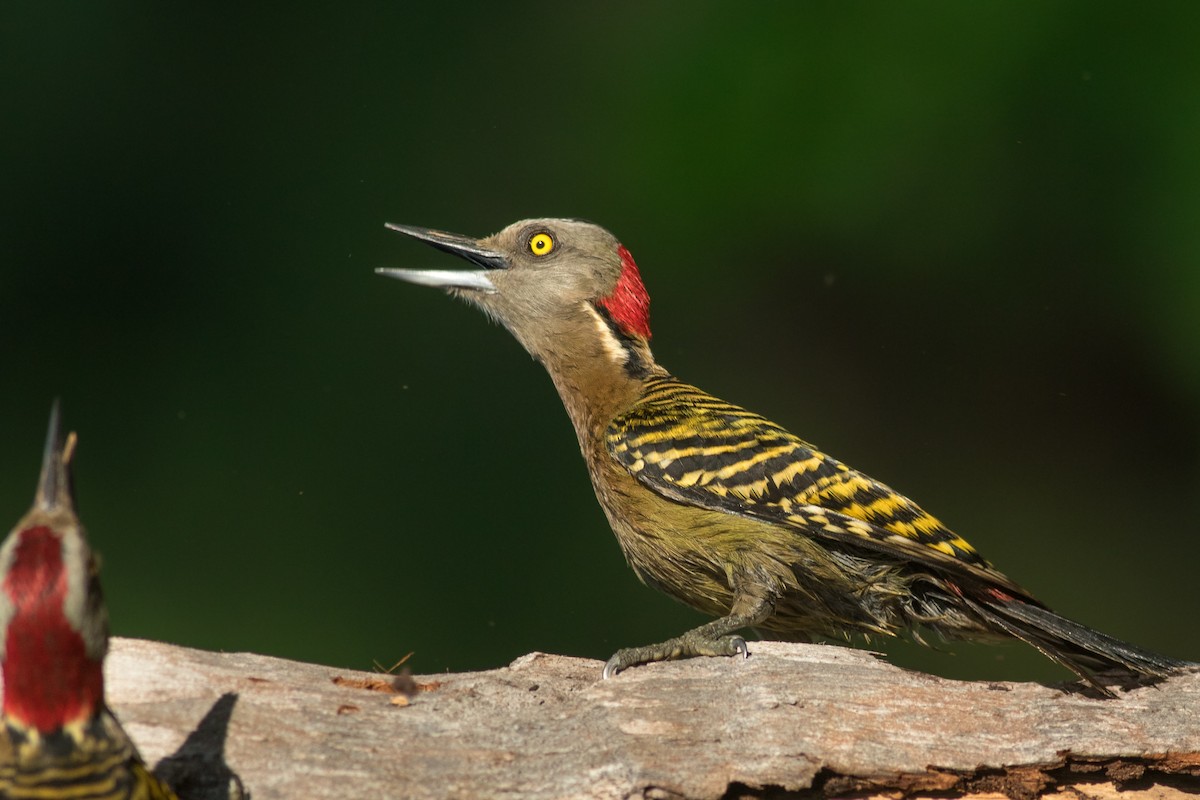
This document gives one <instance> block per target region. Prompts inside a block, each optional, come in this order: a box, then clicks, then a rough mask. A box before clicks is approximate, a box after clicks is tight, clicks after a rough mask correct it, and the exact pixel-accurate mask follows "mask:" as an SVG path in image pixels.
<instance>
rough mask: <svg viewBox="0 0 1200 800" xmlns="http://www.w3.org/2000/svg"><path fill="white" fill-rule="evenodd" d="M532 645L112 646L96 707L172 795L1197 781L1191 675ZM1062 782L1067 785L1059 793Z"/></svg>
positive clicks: (781, 790)
mask: <svg viewBox="0 0 1200 800" xmlns="http://www.w3.org/2000/svg"><path fill="white" fill-rule="evenodd" d="M600 669H601V664H600V662H597V661H590V660H585V659H578V658H567V657H564V656H554V655H545V654H542V653H532V654H530V655H527V656H524V657H522V658H519V659H517V661H515V662H513V663H512V664H511V665H509V666H508V667H504V668H501V669H496V670H491V671H488V672H474V673H462V674H446V675H437V676H424V677H422V676H418V677H416V678H415V679H414V678H408V679H401V680H400V681H399V684H401V685H400V690H399V691H397V689H396V686H395V684H396V683H397V681H396V680H395V679H394V678H392V677H390V676H381V675H372V674H369V673H355V672H352V671H349V670H344V669H336V668H331V667H322V666H316V665H312V664H301V663H296V662H291V661H284V660H280V659H276V658H268V657H265V656H259V655H250V654H243V653H209V652H203V651H198V650H191V649H187V648H183V647H175V646H172V645H165V644H158V643H154V642H147V641H139V640H130V639H118V640H115V641H114V643H113V649H112V653H111V655H110V657H109V661H108V665H107V673H108V690H109V698H110V702H111V704H112V706H113V708H114V710H115V711H116V712H117V714H118V716H120V718H121V719H122V720H123V722H124V724H125V727H126V729H127V730H128V731H129V733H130V735H131V736H133V738H134V740H135V741H137V743H138V745H139V746H140V748H141V750H142V754H143V755H144V756H145V757H146V759H147V761H148V762H149V763H150V764H152V765H154V764H156V765H157V767H156V769H157V771H158V772H159V774H160V775H163V776H164V777H166V778H168V779H169V780H173V781H176V782H177V783H179V785H180V788H181V791H182V793H183V794H184V795H186V796H187V797H190V798H192V800H207V799H208V798H222V799H223V800H224V799H225V798H229V797H230V794H231V792H230V787H231V786H232V785H233V782H231V778H232V777H233V776H234V775H236V776H237V777H238V778H240V781H241V783H242V785H244V787H245V789H246V790H247V792H249V793H250V795H251V796H252V797H253V798H254V799H255V800H273V798H288V799H289V800H291V799H293V798H317V799H320V798H351V797H372V798H393V797H394V798H443V797H452V798H488V797H521V798H639V797H645V798H676V797H678V798H757V797H772V798H776V797H827V796H837V795H848V794H853V795H856V796H860V797H861V796H872V795H880V796H885V795H886V796H888V797H900V796H925V795H929V794H931V793H937V794H938V795H940V796H958V795H967V796H971V797H989V798H1000V797H1010V798H1032V797H1036V796H1038V795H1040V794H1043V793H1050V792H1055V791H1064V792H1067V793H1066V794H1064V797H1067V796H1069V797H1097V798H1104V797H1116V796H1117V795H1118V793H1120V796H1121V797H1123V798H1175V797H1179V798H1182V797H1187V796H1191V795H1192V793H1200V674H1186V675H1181V676H1178V677H1176V678H1173V679H1171V680H1170V681H1167V682H1165V683H1161V684H1159V685H1157V686H1152V687H1142V688H1138V689H1134V690H1132V691H1129V692H1125V693H1122V695H1121V696H1120V697H1119V698H1118V699H1116V700H1101V699H1094V698H1091V697H1088V696H1087V695H1085V694H1081V693H1079V692H1064V691H1062V690H1060V689H1055V688H1050V687H1045V686H1041V685H1038V684H1019V683H967V682H960V681H952V680H945V679H941V678H937V677H933V676H930V675H924V674H920V673H914V672H908V671H905V670H901V669H899V668H896V667H893V666H891V665H889V664H887V663H886V662H884V661H881V660H879V659H878V658H876V657H874V656H873V655H872V654H870V653H867V652H865V651H861V650H853V649H847V648H842V647H833V646H822V645H800V644H782V643H773V642H756V643H755V644H754V646H753V655H752V656H751V657H750V658H749V659H745V660H743V659H693V660H690V661H683V662H676V663H665V664H654V665H650V666H646V667H640V668H636V669H632V670H629V671H628V672H624V673H622V674H620V675H619V676H617V677H616V678H614V679H612V680H608V681H601V680H599V676H600ZM1068 787H1070V788H1069V789H1068Z"/></svg>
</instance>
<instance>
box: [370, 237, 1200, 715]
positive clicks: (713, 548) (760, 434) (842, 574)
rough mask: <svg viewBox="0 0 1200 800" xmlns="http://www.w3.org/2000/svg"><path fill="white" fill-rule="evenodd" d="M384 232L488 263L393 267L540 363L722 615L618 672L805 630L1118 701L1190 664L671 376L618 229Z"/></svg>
mask: <svg viewBox="0 0 1200 800" xmlns="http://www.w3.org/2000/svg"><path fill="white" fill-rule="evenodd" d="M388 227H389V228H391V229H392V230H395V231H397V232H399V233H402V234H405V235H407V236H411V237H413V238H415V239H419V240H421V241H423V242H425V243H427V244H429V245H432V246H433V247H435V248H437V249H438V250H442V251H445V252H447V253H452V254H454V255H456V256H459V257H461V258H464V259H466V260H467V261H469V262H471V263H472V264H473V265H474V266H475V267H477V269H475V270H455V271H450V270H412V269H380V270H378V271H379V272H380V273H381V274H384V275H387V276H389V277H393V278H399V279H401V280H406V281H409V282H412V283H419V284H424V285H428V286H435V287H440V288H442V289H446V290H448V291H449V292H450V293H451V294H452V295H455V296H457V297H460V298H462V299H464V300H467V301H468V302H470V303H472V304H474V305H476V306H478V307H479V308H481V309H482V310H483V311H484V312H486V313H487V314H488V315H489V316H491V317H492V318H494V319H495V320H497V321H499V322H500V323H501V324H502V325H504V327H506V328H507V329H508V330H509V331H510V332H511V333H512V334H513V335H514V336H515V337H516V338H517V340H518V341H520V343H521V344H522V345H523V346H524V347H525V349H526V350H527V351H529V353H530V354H531V355H532V356H533V357H534V358H535V359H537V360H538V361H539V362H541V363H542V364H543V365H544V366H545V368H546V370H547V371H548V372H549V373H550V378H551V379H552V380H553V382H554V385H555V387H556V388H557V389H558V393H559V396H560V397H561V398H562V402H563V405H564V406H565V407H566V410H567V414H568V415H569V416H570V418H571V422H572V424H573V425H574V427H575V432H576V434H577V436H578V438H579V447H580V450H581V451H582V453H583V457H584V460H585V461H586V462H587V467H588V472H589V473H590V474H591V478H592V485H593V486H594V488H595V490H596V497H597V498H598V499H599V501H600V505H601V506H602V507H603V509H604V513H605V514H606V515H607V517H608V521H609V523H610V524H611V526H612V529H613V532H614V533H615V534H616V537H617V541H618V542H619V543H620V545H621V549H622V550H623V551H624V553H625V557H626V559H627V560H628V562H629V564H630V566H631V567H633V570H634V572H636V573H637V575H638V577H639V578H640V579H641V580H642V581H644V582H645V583H646V584H648V585H650V586H653V587H655V588H657V589H660V590H662V591H663V592H666V593H667V594H668V595H671V596H672V597H675V598H676V599H678V600H681V601H683V602H684V603H686V604H687V605H689V606H692V607H693V608H695V609H697V610H699V611H701V612H703V613H705V614H708V615H711V616H714V617H717V619H716V620H714V621H712V622H709V623H707V624H705V625H701V626H700V627H698V628H695V629H693V630H690V631H688V632H686V633H684V634H683V635H681V636H678V637H676V638H673V639H669V640H667V641H666V642H662V643H660V644H654V645H648V646H645V647H633V648H627V649H623V650H619V651H618V652H617V653H616V654H615V655H613V657H612V658H611V659H609V661H608V663H607V664H606V665H605V668H604V676H605V677H608V676H611V675H613V674H615V673H616V672H618V671H620V670H622V669H625V668H626V667H630V666H634V665H636V664H643V663H647V662H652V661H661V660H666V659H673V658H682V657H688V656H729V655H735V654H739V653H740V654H743V655H745V654H747V652H748V650H747V647H746V642H745V640H744V639H743V638H742V637H741V636H740V635H738V631H740V630H742V629H745V628H756V629H759V630H762V631H764V632H767V633H768V634H771V633H773V634H775V635H777V636H780V637H782V638H786V639H790V640H806V639H808V637H810V636H820V637H844V636H847V635H849V634H852V633H863V634H884V635H894V634H897V633H901V632H909V633H910V634H911V635H912V636H913V638H915V639H917V640H918V641H920V631H921V629H925V630H931V631H933V632H935V633H937V634H940V635H942V636H944V637H948V638H967V639H987V638H1005V637H1011V638H1016V639H1020V640H1022V641H1024V642H1026V643H1028V644H1030V645H1032V646H1033V647H1035V648H1037V649H1038V650H1039V651H1041V652H1042V653H1043V654H1045V655H1046V656H1047V657H1049V658H1051V659H1053V660H1054V661H1056V662H1058V663H1059V664H1061V665H1063V666H1064V667H1066V668H1068V669H1070V670H1071V671H1072V672H1074V673H1075V674H1077V675H1079V676H1080V677H1081V678H1084V679H1085V680H1087V681H1089V682H1091V683H1092V684H1093V685H1094V686H1095V687H1096V688H1097V689H1098V690H1099V691H1100V692H1101V693H1103V694H1106V695H1107V694H1111V692H1109V690H1108V689H1106V688H1105V687H1104V682H1105V681H1111V680H1113V679H1124V678H1128V677H1131V676H1151V677H1163V676H1166V675H1169V674H1171V673H1172V672H1176V671H1178V670H1180V669H1182V668H1184V667H1186V666H1188V664H1187V662H1183V661H1178V660H1175V659H1172V658H1168V657H1166V656H1161V655H1158V654H1156V653H1152V652H1149V651H1146V650H1143V649H1141V648H1138V647H1135V646H1134V645H1131V644H1128V643H1126V642H1122V641H1120V640H1118V639H1115V638H1113V637H1111V636H1107V635H1105V634H1103V633H1100V632H1098V631H1094V630H1092V629H1091V628H1088V627H1086V626H1084V625H1081V624H1079V623H1076V622H1072V621H1071V620H1068V619H1065V618H1064V617H1061V616H1059V615H1058V614H1055V613H1054V612H1052V611H1050V610H1049V609H1048V608H1047V607H1046V606H1045V605H1043V604H1042V603H1040V602H1038V601H1037V600H1036V599H1034V598H1033V597H1032V596H1031V595H1030V594H1029V593H1028V592H1027V591H1025V590H1024V589H1022V588H1021V587H1020V586H1018V585H1017V584H1016V583H1014V582H1013V581H1011V580H1010V579H1009V578H1008V577H1006V576H1005V575H1003V574H1002V573H1001V572H999V571H998V570H996V569H995V568H994V567H993V566H992V565H991V564H990V563H988V562H987V561H986V560H984V558H983V557H982V556H981V555H979V553H978V552H976V550H975V549H974V548H973V547H972V546H971V545H970V544H968V543H967V542H966V541H965V540H964V539H962V538H961V537H960V536H958V535H957V534H955V533H954V532H952V531H950V530H949V529H948V528H946V527H945V526H944V525H943V524H942V523H941V522H939V521H938V520H937V519H935V518H934V517H932V516H931V515H929V514H928V513H926V512H925V511H924V510H923V509H921V508H920V507H919V506H918V505H917V504H916V503H914V502H912V501H911V500H909V499H908V498H906V497H904V496H903V495H900V494H899V493H897V492H895V491H893V490H892V489H890V488H888V487H887V486H885V485H884V484H882V483H879V482H878V481H876V480H874V479H872V478H870V477H868V476H866V475H864V474H862V473H861V472H858V471H856V470H853V469H851V468H850V467H848V466H846V465H845V464H842V463H841V462H839V461H837V460H835V459H833V458H831V457H830V456H828V455H826V454H824V453H822V452H820V451H819V450H818V449H817V448H815V447H814V446H812V445H811V444H808V443H806V442H804V441H802V440H801V439H799V438H797V437H795V436H793V435H792V434H791V433H788V432H787V431H786V430H784V429H783V428H781V427H780V426H778V425H776V424H775V423H773V422H771V421H769V420H767V419H764V418H763V417H761V416H758V415H757V414H753V413H751V412H749V411H746V410H745V409H743V408H739V407H738V406H735V405H731V404H729V403H726V402H724V401H722V400H718V399H717V398H715V397H713V396H711V395H709V394H706V393H704V392H702V391H701V390H699V389H697V388H695V387H694V386H690V385H688V384H687V383H684V382H682V381H680V380H678V379H677V378H675V377H673V376H672V375H671V374H670V373H668V372H667V371H666V370H665V369H663V368H662V367H661V366H659V365H658V364H657V363H656V362H655V360H654V356H653V355H652V354H651V352H650V345H649V341H650V314H649V310H650V298H649V295H648V294H647V293H646V289H645V286H644V285H643V283H642V278H641V275H640V273H639V272H638V268H637V265H636V264H635V263H634V260H633V257H632V256H631V255H630V254H629V251H628V250H627V249H625V247H623V246H622V245H621V244H620V243H619V242H618V241H617V240H616V238H614V237H613V235H612V234H610V233H609V232H608V231H606V230H604V229H603V228H600V227H598V226H596V225H592V224H590V223H586V222H580V221H576V220H565V219H535V220H525V221H522V222H517V223H515V224H513V225H510V226H509V227H507V228H505V229H504V230H502V231H500V232H499V233H497V234H495V235H493V236H490V237H487V238H485V239H479V240H476V239H472V238H469V237H465V236H460V235H457V234H451V233H443V232H441V231H435V230H429V229H427V228H416V227H410V226H404V225H388Z"/></svg>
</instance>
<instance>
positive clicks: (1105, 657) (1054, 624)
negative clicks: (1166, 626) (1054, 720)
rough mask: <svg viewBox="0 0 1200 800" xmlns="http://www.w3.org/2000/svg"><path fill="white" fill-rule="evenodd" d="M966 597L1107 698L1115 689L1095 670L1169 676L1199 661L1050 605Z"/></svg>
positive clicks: (982, 612)
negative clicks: (1135, 641)
mask: <svg viewBox="0 0 1200 800" xmlns="http://www.w3.org/2000/svg"><path fill="white" fill-rule="evenodd" d="M963 599H965V600H967V602H968V603H969V604H970V605H971V607H972V608H973V609H974V610H975V612H976V613H978V614H979V615H980V616H981V617H983V618H984V619H985V620H987V621H988V622H989V623H991V624H993V625H995V626H996V627H997V628H1000V629H1001V630H1004V631H1007V632H1008V633H1009V634H1011V635H1012V636H1014V637H1016V638H1018V639H1020V640H1021V641H1023V642H1025V643H1026V644H1029V645H1030V646H1032V647H1035V648H1037V649H1038V650H1039V651H1041V653H1042V654H1043V655H1045V656H1046V657H1047V658H1049V659H1051V660H1052V661H1056V662H1058V663H1059V664H1062V665H1063V666H1064V667H1066V668H1067V669H1069V670H1071V671H1072V672H1074V673H1075V674H1076V675H1078V676H1079V677H1081V678H1083V679H1084V680H1085V681H1087V682H1088V683H1090V684H1091V685H1092V686H1095V687H1096V688H1097V689H1098V690H1100V691H1101V692H1102V693H1103V694H1105V695H1107V696H1109V697H1111V696H1112V692H1111V691H1109V690H1108V689H1107V688H1105V687H1104V685H1103V684H1101V683H1100V681H1099V680H1098V679H1097V673H1105V674H1112V673H1116V674H1117V675H1118V676H1123V677H1133V676H1138V675H1144V676H1149V677H1152V678H1165V677H1167V676H1168V675H1172V674H1174V673H1176V672H1179V671H1180V670H1183V669H1186V668H1188V667H1194V666H1196V664H1193V663H1192V662H1189V661H1180V660H1178V659H1174V658H1170V657H1168V656H1163V655H1159V654H1158V653H1152V652H1150V651H1149V650H1143V649H1142V648H1140V647H1136V646H1134V645H1132V644H1129V643H1128V642H1123V641H1121V640H1120V639H1116V638H1114V637H1112V636H1109V635H1108V634H1104V633H1100V631H1096V630H1092V629H1091V628H1089V627H1087V626H1086V625H1080V624H1079V623H1078V622H1072V621H1071V620H1069V619H1067V618H1066V617H1060V616H1059V615H1058V614H1055V613H1054V612H1053V611H1051V610H1049V609H1047V608H1042V607H1041V606H1036V605H1033V604H1031V603H1025V602H1022V601H1021V600H1017V599H1015V598H1012V599H1007V600H999V601H991V600H989V601H986V602H979V601H978V600H971V599H968V598H963Z"/></svg>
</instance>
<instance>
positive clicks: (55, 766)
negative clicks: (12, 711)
mask: <svg viewBox="0 0 1200 800" xmlns="http://www.w3.org/2000/svg"><path fill="white" fill-rule="evenodd" d="M0 798H5V800H178V798H177V797H176V796H175V793H174V792H172V791H171V789H170V788H168V787H167V785H166V784H165V783H163V782H162V781H161V780H159V779H158V778H156V777H155V776H154V774H153V773H151V772H150V770H149V769H148V768H147V767H146V765H145V764H144V763H143V762H142V760H141V758H140V757H139V756H138V754H137V751H136V750H135V749H134V747H133V744H132V743H131V742H130V741H129V737H128V736H126V735H125V732H124V731H123V730H121V727H120V725H119V724H117V722H116V720H115V719H114V718H113V717H112V715H111V714H109V713H108V712H107V711H105V712H103V713H102V715H101V716H100V717H97V718H96V719H94V720H93V721H92V722H91V723H90V724H88V725H87V726H84V727H76V726H73V727H72V729H71V730H69V731H58V732H56V733H54V734H51V735H50V736H47V737H40V736H38V735H37V734H36V733H35V732H33V731H30V730H28V729H23V728H21V727H19V726H16V725H13V724H12V723H11V722H10V723H8V724H7V725H6V726H5V728H4V730H3V732H0Z"/></svg>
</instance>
